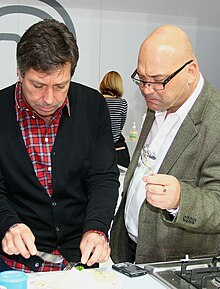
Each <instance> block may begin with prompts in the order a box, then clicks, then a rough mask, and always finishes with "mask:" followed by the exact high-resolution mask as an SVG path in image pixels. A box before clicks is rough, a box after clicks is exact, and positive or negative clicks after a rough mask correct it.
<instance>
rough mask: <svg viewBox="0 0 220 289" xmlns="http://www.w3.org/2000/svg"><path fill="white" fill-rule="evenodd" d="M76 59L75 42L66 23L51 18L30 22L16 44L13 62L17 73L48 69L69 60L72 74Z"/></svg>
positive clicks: (22, 74)
mask: <svg viewBox="0 0 220 289" xmlns="http://www.w3.org/2000/svg"><path fill="white" fill-rule="evenodd" d="M78 59H79V52H78V46H77V44H76V40H75V38H74V36H73V34H72V33H71V32H70V31H69V29H68V28H67V26H66V25H65V24H63V23H60V22H58V21H57V20H55V19H45V20H42V21H40V22H38V23H35V24H34V25H32V26H31V27H30V28H28V30H27V31H26V32H25V33H24V34H23V36H22V37H21V39H20V41H19V43H18V45H17V65H18V68H19V69H20V73H21V76H22V77H23V76H24V74H25V72H26V71H28V70H29V69H30V68H33V69H35V70H37V71H41V72H50V71H54V70H56V69H57V68H58V67H60V66H63V65H65V64H66V63H68V62H69V63H71V76H72V75H73V73H74V71H75V68H76V65H77V61H78Z"/></svg>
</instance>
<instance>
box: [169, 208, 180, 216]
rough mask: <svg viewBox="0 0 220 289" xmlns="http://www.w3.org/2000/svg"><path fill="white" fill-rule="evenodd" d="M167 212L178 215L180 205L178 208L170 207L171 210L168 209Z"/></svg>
mask: <svg viewBox="0 0 220 289" xmlns="http://www.w3.org/2000/svg"><path fill="white" fill-rule="evenodd" d="M167 212H169V213H170V214H171V215H173V216H174V217H176V215H177V213H178V212H179V207H178V208H176V209H169V210H167Z"/></svg>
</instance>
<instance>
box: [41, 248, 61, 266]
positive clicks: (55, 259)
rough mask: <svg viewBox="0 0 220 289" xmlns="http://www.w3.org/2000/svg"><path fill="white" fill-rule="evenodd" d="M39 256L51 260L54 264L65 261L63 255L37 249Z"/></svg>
mask: <svg viewBox="0 0 220 289" xmlns="http://www.w3.org/2000/svg"><path fill="white" fill-rule="evenodd" d="M36 255H37V256H38V257H40V258H41V259H42V260H44V261H47V262H51V263H54V264H59V263H62V262H63V256H62V255H53V254H50V253H46V252H42V251H37V254H36Z"/></svg>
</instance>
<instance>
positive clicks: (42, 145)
mask: <svg viewBox="0 0 220 289" xmlns="http://www.w3.org/2000/svg"><path fill="white" fill-rule="evenodd" d="M15 104H16V105H15V110H16V114H17V121H18V123H19V126H20V129H21V132H22V136H23V139H24V143H25V145H26V148H27V151H28V154H29V156H30V159H31V161H32V164H33V167H34V171H35V173H36V176H37V178H38V179H39V181H40V183H41V184H42V186H43V187H44V188H45V189H46V191H47V193H48V195H49V196H51V195H52V193H53V192H52V184H51V178H52V172H51V157H50V154H51V151H52V147H53V144H54V141H55V138H56V134H57V130H58V126H59V123H60V118H61V116H62V109H63V108H64V106H66V107H67V109H68V113H69V115H70V108H69V102H68V98H66V100H65V101H64V103H63V105H62V107H61V108H60V109H58V110H57V111H56V112H55V113H54V115H53V116H52V118H51V120H50V122H49V123H45V122H44V120H43V119H42V118H40V117H39V116H38V115H37V114H36V112H35V111H34V110H33V109H31V107H30V106H28V104H27V103H26V102H25V101H24V99H23V95H22V85H21V83H20V82H18V83H17V86H16V90H15ZM51 254H55V255H60V252H59V251H58V250H53V251H52V252H51ZM2 258H3V259H4V261H5V263H6V264H7V265H8V266H10V267H11V268H14V269H19V270H22V271H25V272H31V270H30V269H29V268H27V267H26V266H24V265H23V264H21V263H18V262H15V261H13V260H10V259H8V258H5V257H4V256H3V257H2ZM66 264H67V261H66V260H64V263H61V264H52V263H50V262H44V263H42V265H41V267H40V268H39V272H41V271H57V270H61V269H62V266H63V265H66Z"/></svg>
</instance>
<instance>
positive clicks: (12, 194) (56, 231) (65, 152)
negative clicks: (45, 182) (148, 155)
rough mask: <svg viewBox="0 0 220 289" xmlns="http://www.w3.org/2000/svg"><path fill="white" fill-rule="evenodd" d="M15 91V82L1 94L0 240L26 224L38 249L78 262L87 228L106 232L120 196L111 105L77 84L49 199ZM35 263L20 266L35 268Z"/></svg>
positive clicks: (56, 152)
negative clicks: (32, 155) (35, 165)
mask: <svg viewBox="0 0 220 289" xmlns="http://www.w3.org/2000/svg"><path fill="white" fill-rule="evenodd" d="M14 94H15V86H14V85H13V86H11V87H9V88H6V89H3V90H1V91H0V240H2V238H3V237H4V235H5V233H6V232H7V230H8V229H9V228H10V226H12V225H13V224H15V223H19V222H22V223H25V224H26V225H28V226H29V227H30V228H31V230H32V232H33V233H34V235H35V237H36V246H37V248H38V249H39V250H41V251H46V252H50V251H51V250H53V249H55V248H58V249H59V250H60V252H61V254H62V255H63V256H64V257H65V258H66V259H67V260H69V261H71V260H76V261H77V260H79V259H80V251H79V243H80V240H81V236H82V234H83V233H84V232H85V231H87V230H90V229H95V230H100V231H103V232H104V233H106V234H107V232H108V230H109V226H110V223H111V220H112V218H113V215H114V209H115V205H116V202H117V197H118V186H119V183H118V169H117V165H116V154H115V150H114V143H113V137H112V132H111V121H110V117H109V112H108V107H107V105H106V101H105V99H104V97H103V96H102V95H100V94H99V93H98V92H97V91H96V90H94V89H91V88H88V87H86V86H83V85H80V84H77V83H71V85H70V89H69V92H68V98H69V102H70V111H71V116H69V115H68V114H67V113H66V112H65V109H64V112H63V115H62V118H61V122H60V125H59V129H58V133H57V137H56V140H55V143H54V146H53V149H52V153H51V158H52V187H53V195H52V197H49V196H48V194H47V192H46V190H45V189H44V187H43V186H42V185H41V184H40V182H39V180H38V178H37V177H36V174H35V172H34V169H33V166H32V163H31V160H30V158H29V155H28V153H27V150H26V147H25V144H24V141H23V138H22V134H21V131H20V128H19V125H18V123H17V121H16V113H15V100H14ZM9 257H10V256H9ZM10 258H13V259H16V258H17V257H16V256H12V257H10ZM18 258H20V256H18ZM36 258H37V257H31V258H29V259H28V260H21V259H19V261H21V262H23V263H25V264H26V265H28V266H30V267H31V268H32V269H33V270H34V269H36V268H35V264H36V263H37V262H36ZM38 261H39V260H38Z"/></svg>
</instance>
